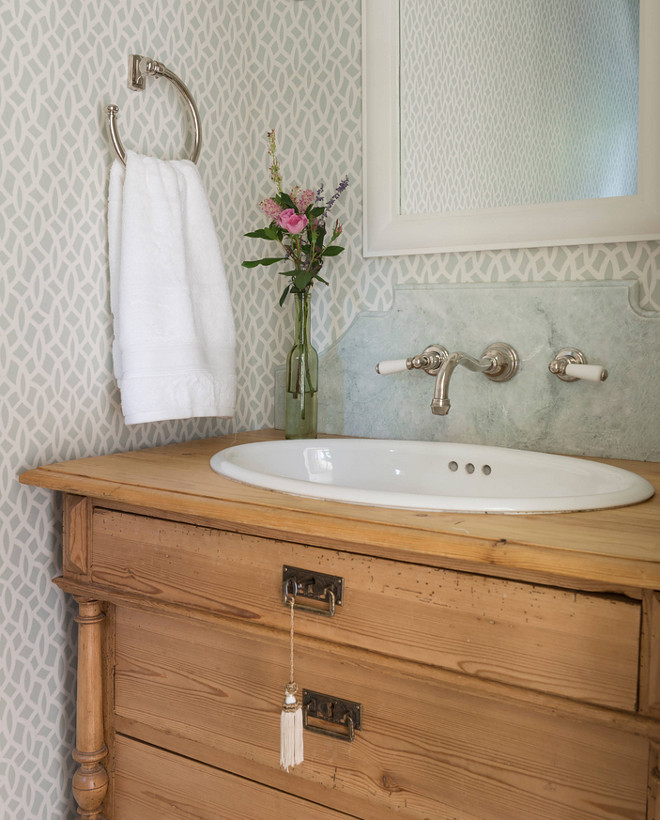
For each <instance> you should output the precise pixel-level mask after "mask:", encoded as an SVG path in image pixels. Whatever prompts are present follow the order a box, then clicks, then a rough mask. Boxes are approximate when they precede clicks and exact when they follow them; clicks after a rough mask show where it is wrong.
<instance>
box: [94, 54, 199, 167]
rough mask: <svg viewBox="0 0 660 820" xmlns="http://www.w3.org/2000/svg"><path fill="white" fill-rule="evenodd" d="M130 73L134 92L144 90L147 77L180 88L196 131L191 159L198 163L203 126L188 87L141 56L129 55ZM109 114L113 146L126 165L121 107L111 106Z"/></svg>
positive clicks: (165, 68) (160, 66) (167, 71)
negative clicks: (120, 127)
mask: <svg viewBox="0 0 660 820" xmlns="http://www.w3.org/2000/svg"><path fill="white" fill-rule="evenodd" d="M128 71H129V76H128V85H129V87H130V88H132V89H133V90H134V91H143V90H144V87H145V84H146V79H147V75H150V76H152V77H166V78H167V79H168V80H169V81H170V82H172V83H174V85H175V86H176V87H177V88H178V90H179V91H180V92H181V94H182V95H183V99H184V100H185V101H186V103H187V104H188V107H189V108H190V113H191V115H192V119H193V127H194V129H195V145H194V147H193V151H192V154H191V156H190V159H191V161H192V162H197V160H198V158H199V152H200V150H201V147H202V125H201V123H200V120H199V111H198V110H197V106H196V105H195V101H194V100H193V98H192V94H191V93H190V91H189V90H188V88H187V87H186V85H185V83H184V82H183V81H182V80H181V79H179V77H177V76H176V74H175V73H174V72H173V71H170V70H169V68H167V66H164V65H163V64H162V63H159V62H158V61H157V60H152V59H150V58H149V57H143V56H142V55H141V54H129V57H128ZM107 112H108V120H109V123H110V138H111V139H112V144H113V146H114V149H115V152H116V153H117V156H118V157H119V159H120V160H121V162H122V163H123V164H124V165H126V150H125V148H124V146H123V145H122V141H121V139H120V138H119V132H118V130H117V114H118V113H119V107H118V106H116V105H109V106H108V108H107Z"/></svg>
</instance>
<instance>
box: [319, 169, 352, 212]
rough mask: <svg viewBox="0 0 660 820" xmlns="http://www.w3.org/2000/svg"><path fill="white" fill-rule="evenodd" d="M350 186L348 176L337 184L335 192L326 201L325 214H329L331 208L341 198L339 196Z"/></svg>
mask: <svg viewBox="0 0 660 820" xmlns="http://www.w3.org/2000/svg"><path fill="white" fill-rule="evenodd" d="M347 188H348V177H347V176H346V177H344V178H343V179H342V181H341V182H340V183H339V185H337V188H336V189H335V192H334V194H333V195H332V196H331V197H330V199H329V200H328V201H327V202H326V203H325V212H324V214H323V216H324V217H325V216H327V214H328V212H329V211H330V208H332V206H333V205H334V204H335V202H336V201H337V200H338V199H339V197H340V196H341V195H342V194H343V192H344V191H345V190H346V189H347Z"/></svg>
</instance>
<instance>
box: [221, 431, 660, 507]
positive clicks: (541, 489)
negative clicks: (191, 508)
mask: <svg viewBox="0 0 660 820" xmlns="http://www.w3.org/2000/svg"><path fill="white" fill-rule="evenodd" d="M211 467H212V468H213V470H215V471H216V472H217V473H220V475H223V476H227V477H228V478H232V479H235V480H237V481H241V482H244V483H246V484H252V485H256V486H257V487H267V488H269V489H272V490H279V491H280V492H284V493H293V494H294V495H300V496H308V497H312V498H323V499H327V500H332V501H344V502H349V503H352V504H369V505H372V506H377V507H400V508H404V509H411V510H436V511H440V512H473V513H489V512H490V513H530V512H534V513H551V512H567V511H569V510H593V509H602V508H605V507H620V506H625V505H627V504H635V503H637V502H638V501H644V500H645V499H647V498H650V497H651V496H652V495H653V492H654V490H653V486H652V485H651V484H649V482H648V481H646V480H645V479H643V478H641V477H640V476H638V475H636V474H635V473H631V472H628V471H627V470H622V469H619V468H618V467H613V466H610V465H608V464H602V463H600V462H597V461H587V460H585V459H581V458H573V457H570V456H557V455H550V454H547V453H535V452H530V451H526V450H511V449H507V448H504V447H490V446H486V445H472V444H451V443H447V442H429V441H388V440H381V439H349V438H347V439H341V438H339V439H305V440H291V441H265V442H256V443H253V444H240V445H238V446H236V447H229V448H228V449H226V450H220V452H218V453H216V454H215V455H214V456H213V457H212V458H211Z"/></svg>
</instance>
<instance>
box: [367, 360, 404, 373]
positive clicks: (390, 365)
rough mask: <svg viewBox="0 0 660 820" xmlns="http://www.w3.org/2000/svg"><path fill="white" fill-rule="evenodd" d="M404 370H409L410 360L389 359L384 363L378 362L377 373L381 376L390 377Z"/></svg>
mask: <svg viewBox="0 0 660 820" xmlns="http://www.w3.org/2000/svg"><path fill="white" fill-rule="evenodd" d="M372 361H373V360H372ZM402 370H408V359H387V360H386V361H384V362H378V364H377V365H376V373H380V375H381V376H390V375H391V374H392V373H400V372H401V371H402Z"/></svg>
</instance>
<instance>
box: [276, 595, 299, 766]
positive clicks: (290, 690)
mask: <svg viewBox="0 0 660 820" xmlns="http://www.w3.org/2000/svg"><path fill="white" fill-rule="evenodd" d="M287 598H288V600H289V606H290V607H291V631H290V645H289V661H290V677H289V682H288V683H287V685H286V687H285V689H284V692H285V695H284V702H283V703H282V714H281V715H280V766H281V767H282V768H283V769H284V771H285V772H288V771H289V769H293V767H294V766H298V765H299V764H300V763H302V762H303V759H304V758H303V719H302V706H301V704H300V701H299V700H298V698H297V697H296V694H297V692H298V686H297V684H296V683H294V680H293V608H294V606H295V603H296V592H295V587H294V592H293V595H287Z"/></svg>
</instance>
